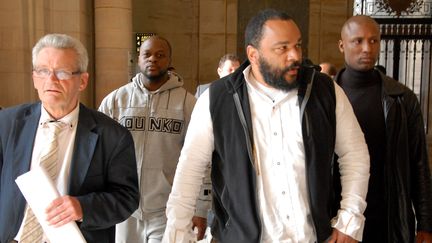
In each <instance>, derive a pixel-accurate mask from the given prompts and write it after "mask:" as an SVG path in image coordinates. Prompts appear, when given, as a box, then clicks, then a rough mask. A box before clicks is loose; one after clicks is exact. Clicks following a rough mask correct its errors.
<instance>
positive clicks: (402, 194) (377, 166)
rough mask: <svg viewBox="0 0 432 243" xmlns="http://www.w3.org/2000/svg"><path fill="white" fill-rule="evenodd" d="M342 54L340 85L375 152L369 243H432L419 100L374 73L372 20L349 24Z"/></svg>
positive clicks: (376, 36) (376, 34)
mask: <svg viewBox="0 0 432 243" xmlns="http://www.w3.org/2000/svg"><path fill="white" fill-rule="evenodd" d="M339 50H340V51H341V52H342V53H343V54H344V58H345V65H346V68H344V69H342V70H341V71H340V72H339V73H338V74H337V76H336V82H337V83H338V84H339V85H340V86H341V87H342V88H343V90H344V91H345V93H346V94H347V96H348V98H349V100H350V102H351V104H352V106H353V109H354V113H355V114H356V116H357V119H358V121H359V123H360V126H361V128H362V130H363V133H364V134H365V138H366V142H367V144H368V148H369V153H370V162H371V167H370V174H371V175H370V181H369V190H368V195H367V198H366V201H367V203H368V205H367V208H366V211H365V217H366V224H365V230H364V233H363V242H380V243H381V242H384V243H385V242H388V243H399V242H400V243H409V242H415V238H416V237H417V242H427V243H431V242H432V233H431V232H432V189H431V188H432V183H431V174H430V169H429V163H428V157H427V151H426V139H425V134H424V126H423V120H422V115H421V111H420V106H419V103H418V101H417V98H416V96H415V94H414V93H413V92H412V91H411V90H409V89H408V88H407V87H405V86H403V85H402V84H400V83H398V82H397V81H395V80H393V79H391V78H390V77H388V76H385V74H383V73H381V72H379V71H378V70H375V69H374V66H375V63H376V61H377V58H378V54H379V51H380V31H379V26H378V24H377V23H376V21H375V20H373V19H372V18H370V17H368V16H354V17H351V18H350V19H348V20H347V21H346V22H345V24H344V26H343V27H342V31H341V40H340V41H339ZM413 207H414V208H413ZM416 229H417V236H416Z"/></svg>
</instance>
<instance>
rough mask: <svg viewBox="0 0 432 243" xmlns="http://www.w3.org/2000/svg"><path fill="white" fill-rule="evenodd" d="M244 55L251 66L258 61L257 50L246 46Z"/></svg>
mask: <svg viewBox="0 0 432 243" xmlns="http://www.w3.org/2000/svg"><path fill="white" fill-rule="evenodd" d="M246 55H247V58H248V59H249V61H250V63H252V64H258V59H259V53H258V49H257V48H255V47H253V46H251V45H248V46H247V47H246Z"/></svg>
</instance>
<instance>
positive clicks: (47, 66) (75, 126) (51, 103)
mask: <svg viewBox="0 0 432 243" xmlns="http://www.w3.org/2000/svg"><path fill="white" fill-rule="evenodd" d="M32 61H33V84H34V87H35V88H36V90H37V91H38V95H39V99H40V100H41V102H37V103H34V104H23V105H19V106H15V107H10V108H6V109H3V110H1V111H0V123H1V126H0V199H1V200H0V201H1V202H0V215H1V216H0V242H5V243H10V242H20V243H29V242H30V243H41V242H46V241H47V238H46V236H45V235H43V233H42V232H43V231H42V228H41V227H40V225H39V224H38V223H36V226H34V227H31V224H30V223H31V221H33V222H34V221H35V220H36V218H35V217H34V214H33V212H32V211H31V209H30V208H29V207H28V205H26V200H25V199H24V197H23V195H22V194H21V192H20V190H19V188H18V186H17V184H16V183H15V179H16V178H17V177H18V176H20V175H22V174H24V173H26V172H28V171H29V170H34V169H37V168H38V167H45V165H48V164H46V163H43V161H44V157H43V156H42V155H43V154H44V150H45V148H47V147H48V146H49V145H48V140H49V139H48V137H49V136H48V134H49V129H50V126H53V127H58V129H59V134H58V135H57V139H55V141H56V144H57V146H55V148H57V149H53V150H50V151H52V152H51V153H50V154H52V155H53V156H49V158H54V159H50V161H51V162H52V163H50V165H51V166H49V168H48V167H45V169H46V170H47V171H48V172H49V173H50V176H51V177H50V178H51V179H52V180H53V182H54V185H55V187H56V188H57V190H58V191H59V193H60V197H58V198H57V199H55V200H54V201H52V203H51V204H50V205H49V206H48V207H47V209H46V220H47V223H48V224H49V225H51V226H53V227H60V226H63V225H65V224H67V223H69V222H76V223H77V224H78V227H79V229H80V230H81V232H82V234H83V236H84V238H85V239H86V241H87V242H89V243H112V242H114V239H115V236H114V235H115V225H116V224H117V223H119V222H121V221H123V220H125V219H126V218H128V217H129V216H130V215H131V214H132V213H133V211H135V209H136V208H137V207H138V200H139V191H138V178H137V173H136V161H135V152H134V144H133V140H132V136H131V134H130V133H129V131H128V130H127V129H125V128H124V127H122V126H120V125H119V124H118V123H117V122H115V121H113V120H112V119H110V118H109V117H107V116H105V115H104V114H102V113H100V112H97V111H94V110H91V109H89V108H87V107H85V106H84V105H83V104H80V102H79V98H80V93H81V92H82V91H83V90H84V89H85V88H86V87H87V84H88V80H89V74H88V72H87V65H88V56H87V51H86V49H85V48H84V46H83V45H82V44H81V42H79V41H78V40H77V39H74V38H72V37H70V36H68V35H63V34H49V35H46V36H44V37H42V38H41V39H40V40H39V41H38V42H37V43H36V45H35V46H34V47H33V53H32ZM35 186H37V185H35ZM31 237H34V238H31Z"/></svg>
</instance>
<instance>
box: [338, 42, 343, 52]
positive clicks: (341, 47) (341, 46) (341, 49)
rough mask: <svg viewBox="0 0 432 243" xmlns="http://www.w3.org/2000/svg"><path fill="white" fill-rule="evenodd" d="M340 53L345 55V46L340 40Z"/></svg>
mask: <svg viewBox="0 0 432 243" xmlns="http://www.w3.org/2000/svg"><path fill="white" fill-rule="evenodd" d="M338 46H339V51H340V52H341V53H343V52H344V45H343V41H342V40H339V45H338Z"/></svg>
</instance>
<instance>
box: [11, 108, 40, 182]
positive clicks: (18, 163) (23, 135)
mask: <svg viewBox="0 0 432 243" xmlns="http://www.w3.org/2000/svg"><path fill="white" fill-rule="evenodd" d="M40 109H41V108H40V103H38V104H35V105H32V106H31V107H30V108H29V109H28V110H27V111H25V112H24V114H25V115H24V116H23V117H20V118H17V119H16V123H15V127H14V129H15V131H13V134H14V145H13V146H11V147H12V149H14V152H13V155H14V163H13V165H14V169H13V173H14V178H16V177H18V176H20V175H22V174H24V173H26V172H28V171H29V170H30V164H31V158H32V153H33V144H34V140H35V137H36V130H37V127H38V123H39V119H40Z"/></svg>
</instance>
